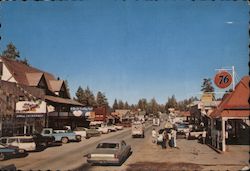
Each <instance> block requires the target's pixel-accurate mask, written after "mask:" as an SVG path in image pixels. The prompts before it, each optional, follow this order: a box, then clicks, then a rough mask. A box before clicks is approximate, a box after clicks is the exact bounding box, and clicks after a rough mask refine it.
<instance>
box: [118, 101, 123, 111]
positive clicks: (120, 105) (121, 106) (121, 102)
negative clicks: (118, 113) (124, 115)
mask: <svg viewBox="0 0 250 171" xmlns="http://www.w3.org/2000/svg"><path fill="white" fill-rule="evenodd" d="M118 108H119V109H124V103H123V101H122V100H119V102H118Z"/></svg>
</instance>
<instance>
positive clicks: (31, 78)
mask: <svg viewBox="0 0 250 171" xmlns="http://www.w3.org/2000/svg"><path fill="white" fill-rule="evenodd" d="M1 59H2V60H3V62H4V64H5V65H6V67H7V68H8V70H9V71H10V73H11V74H12V75H13V77H14V78H15V80H16V81H17V82H18V83H19V84H23V85H27V86H37V85H38V83H39V81H40V80H41V78H42V76H44V78H45V80H46V83H47V86H48V89H49V90H50V91H51V92H55V91H57V90H60V89H61V87H59V86H62V82H63V81H62V80H57V79H56V78H55V77H54V76H53V75H52V74H50V73H48V72H45V71H42V70H39V69H37V68H34V67H31V66H28V65H25V64H23V63H22V62H19V61H15V60H12V59H8V58H5V57H1Z"/></svg>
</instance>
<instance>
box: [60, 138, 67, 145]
mask: <svg viewBox="0 0 250 171" xmlns="http://www.w3.org/2000/svg"><path fill="white" fill-rule="evenodd" d="M61 141H62V143H63V144H67V143H68V141H69V139H68V138H67V137H63V138H62V139H61Z"/></svg>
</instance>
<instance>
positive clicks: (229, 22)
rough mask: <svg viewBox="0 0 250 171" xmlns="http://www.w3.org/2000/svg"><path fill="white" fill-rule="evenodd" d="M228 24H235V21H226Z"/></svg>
mask: <svg viewBox="0 0 250 171" xmlns="http://www.w3.org/2000/svg"><path fill="white" fill-rule="evenodd" d="M225 23H226V24H233V23H234V22H233V21H227V22H225Z"/></svg>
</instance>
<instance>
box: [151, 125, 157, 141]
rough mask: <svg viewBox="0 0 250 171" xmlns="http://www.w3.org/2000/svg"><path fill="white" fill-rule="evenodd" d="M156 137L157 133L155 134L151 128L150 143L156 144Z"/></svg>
mask: <svg viewBox="0 0 250 171" xmlns="http://www.w3.org/2000/svg"><path fill="white" fill-rule="evenodd" d="M156 137H157V133H156V131H155V129H154V128H153V130H152V143H156Z"/></svg>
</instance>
